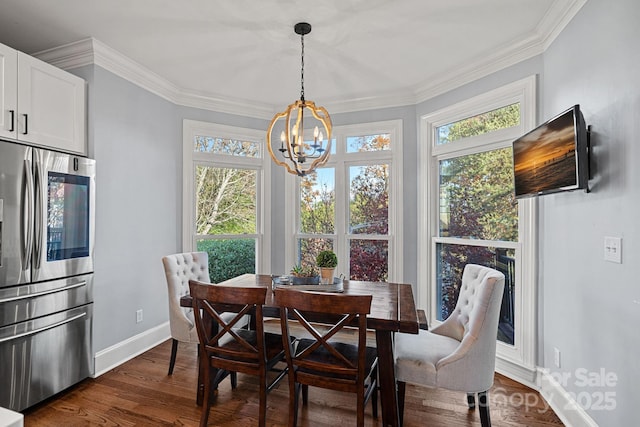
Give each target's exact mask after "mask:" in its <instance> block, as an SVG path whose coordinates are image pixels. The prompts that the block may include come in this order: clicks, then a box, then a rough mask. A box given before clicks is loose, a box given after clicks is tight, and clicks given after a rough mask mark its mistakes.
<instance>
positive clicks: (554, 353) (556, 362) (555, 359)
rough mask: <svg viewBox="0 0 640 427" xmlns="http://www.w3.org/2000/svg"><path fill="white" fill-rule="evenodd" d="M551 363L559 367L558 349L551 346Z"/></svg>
mask: <svg viewBox="0 0 640 427" xmlns="http://www.w3.org/2000/svg"><path fill="white" fill-rule="evenodd" d="M553 364H554V365H556V368H559V367H560V350H559V349H558V348H556V347H554V348H553Z"/></svg>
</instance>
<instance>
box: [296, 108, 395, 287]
mask: <svg viewBox="0 0 640 427" xmlns="http://www.w3.org/2000/svg"><path fill="white" fill-rule="evenodd" d="M401 135H402V123H401V121H399V120H397V121H389V122H379V123H369V124H363V125H354V126H343V127H337V128H334V134H333V137H334V138H335V139H334V141H333V143H332V144H333V146H335V147H336V150H335V152H334V153H333V154H332V155H331V157H330V158H329V161H328V163H327V164H326V165H325V167H323V168H320V169H317V170H316V171H315V172H314V173H312V174H309V175H308V176H305V177H303V178H296V177H294V176H290V177H288V180H289V186H290V187H289V188H290V192H289V193H288V194H292V197H295V199H296V200H297V203H295V205H296V206H297V210H296V211H295V212H293V213H292V214H291V217H290V218H288V220H287V223H290V224H294V226H293V227H292V228H291V230H290V233H291V235H290V236H291V237H290V239H289V241H290V242H292V243H291V244H290V245H288V248H287V259H288V260H291V263H292V265H294V264H298V263H303V264H315V256H316V254H317V253H318V252H319V251H321V250H323V249H333V250H334V251H335V252H336V254H337V256H338V267H337V270H336V272H337V273H338V274H342V275H344V276H345V277H349V278H350V279H352V280H366V281H388V280H393V281H399V280H401V271H402V269H401V266H399V265H396V262H397V260H401V259H402V253H401V252H402V242H401V240H400V236H401V234H402V233H401V231H402V229H401V224H400V220H399V217H398V216H399V214H400V212H399V210H398V207H399V206H400V194H401V191H400V188H399V183H400V179H399V176H400V174H401V171H402V163H401V162H402V138H401Z"/></svg>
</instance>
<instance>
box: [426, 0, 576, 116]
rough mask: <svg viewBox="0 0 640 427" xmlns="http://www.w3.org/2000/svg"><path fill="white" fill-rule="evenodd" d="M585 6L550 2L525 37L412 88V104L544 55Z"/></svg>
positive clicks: (573, 3) (565, 2)
mask: <svg viewBox="0 0 640 427" xmlns="http://www.w3.org/2000/svg"><path fill="white" fill-rule="evenodd" d="M586 2H587V0H568V1H556V2H553V3H552V5H551V7H550V8H549V10H548V11H547V13H546V14H545V16H544V18H543V19H542V21H541V22H540V24H539V25H538V26H537V27H536V28H535V30H534V31H533V32H532V33H531V34H529V35H528V36H525V37H523V38H521V39H520V40H514V41H513V42H511V43H508V44H506V45H504V46H503V47H502V48H498V49H496V50H495V51H494V52H493V53H492V54H490V55H488V56H487V55H483V56H480V57H477V58H476V60H472V61H470V62H469V64H467V65H466V66H464V67H457V68H456V69H451V70H448V71H447V72H445V73H442V74H440V75H439V76H436V77H435V78H433V79H431V80H430V81H429V82H428V83H425V84H423V85H421V86H418V87H416V88H415V92H416V103H419V102H423V101H426V100H428V99H431V98H433V97H435V96H438V95H442V94H443V93H446V92H448V91H450V90H453V89H457V88H459V87H460V86H463V85H465V84H467V83H470V82H473V81H475V80H478V79H480V78H482V77H486V76H488V75H490V74H492V73H495V72H497V71H500V70H503V69H505V68H507V67H510V66H512V65H515V64H517V63H519V62H522V61H524V60H527V59H529V58H533V57H534V56H536V55H540V54H542V53H544V51H545V50H547V48H548V47H549V46H550V45H551V43H553V41H554V40H555V39H556V37H557V36H558V35H559V34H560V33H561V32H562V30H563V29H564V28H565V27H566V26H567V24H568V23H569V22H570V21H571V20H572V19H573V17H574V16H575V15H576V14H577V13H578V12H579V11H580V9H581V8H582V6H584V4H585V3H586Z"/></svg>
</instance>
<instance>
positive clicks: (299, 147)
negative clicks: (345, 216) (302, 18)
mask: <svg viewBox="0 0 640 427" xmlns="http://www.w3.org/2000/svg"><path fill="white" fill-rule="evenodd" d="M293 29H294V31H295V33H296V34H299V35H300V43H301V45H302V54H301V56H300V58H301V61H300V62H301V71H300V99H299V100H298V101H296V102H294V103H293V104H290V105H289V106H288V107H287V109H286V110H285V111H283V112H281V113H277V114H276V115H275V116H274V117H273V119H272V120H271V123H270V124H269V128H268V130H267V148H268V150H269V154H270V155H271V158H272V159H273V161H274V162H275V163H276V164H277V165H279V166H284V167H285V168H286V169H287V172H289V173H291V174H294V175H298V176H305V175H308V174H310V173H311V172H313V171H314V170H315V169H316V168H318V167H320V166H322V165H324V164H325V163H327V160H328V159H329V153H330V152H331V117H329V113H328V112H327V110H326V109H325V108H324V107H316V104H315V103H314V102H313V101H308V100H305V99H304V36H305V35H306V34H309V33H310V32H311V25H310V24H308V23H306V22H300V23H297V24H296V25H295V26H294V27H293ZM280 119H284V122H282V121H280ZM276 123H281V125H280V126H279V127H278V128H277V129H280V127H283V128H284V130H283V131H282V132H281V133H280V148H277V151H279V152H280V156H279V157H280V158H278V157H277V156H276V154H275V153H274V149H273V146H272V144H273V141H272V134H273V132H274V127H275V126H276ZM305 126H307V129H311V127H312V126H313V139H312V140H308V141H307V140H305V138H304V133H305ZM318 126H321V128H322V129H324V131H321V130H319V128H318ZM325 135H326V139H325ZM281 159H282V160H281Z"/></svg>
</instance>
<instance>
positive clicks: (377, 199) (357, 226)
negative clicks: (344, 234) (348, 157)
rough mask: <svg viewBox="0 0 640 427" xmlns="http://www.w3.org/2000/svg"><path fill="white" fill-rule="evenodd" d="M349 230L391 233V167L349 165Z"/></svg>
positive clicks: (352, 231) (355, 232)
mask: <svg viewBox="0 0 640 427" xmlns="http://www.w3.org/2000/svg"><path fill="white" fill-rule="evenodd" d="M349 189H350V196H349V232H350V233H353V234H387V233H388V232H389V166H388V165H368V166H352V167H350V168H349Z"/></svg>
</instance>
